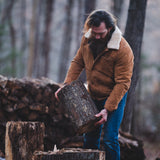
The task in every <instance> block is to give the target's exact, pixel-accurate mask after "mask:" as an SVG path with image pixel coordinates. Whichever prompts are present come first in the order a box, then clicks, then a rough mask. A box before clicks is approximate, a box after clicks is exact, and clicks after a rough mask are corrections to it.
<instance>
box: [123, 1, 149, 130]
mask: <svg viewBox="0 0 160 160" xmlns="http://www.w3.org/2000/svg"><path fill="white" fill-rule="evenodd" d="M146 6H147V0H141V1H139V0H130V5H129V10H128V18H127V24H126V29H125V34H124V37H125V38H126V40H127V41H128V43H129V44H130V46H131V48H132V50H133V53H134V69H133V76H132V82H131V87H130V89H129V91H128V97H127V103H126V107H125V113H124V118H123V121H122V125H121V127H122V130H123V131H124V132H130V129H131V121H132V114H133V108H134V106H135V102H136V100H135V88H136V86H137V82H138V80H139V74H140V72H139V71H140V57H141V45H142V38H143V31H144V23H145V13H146Z"/></svg>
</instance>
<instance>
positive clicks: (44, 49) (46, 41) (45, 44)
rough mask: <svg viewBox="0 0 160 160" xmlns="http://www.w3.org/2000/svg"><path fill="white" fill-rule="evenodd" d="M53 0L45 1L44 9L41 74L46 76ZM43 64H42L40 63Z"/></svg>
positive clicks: (48, 63)
mask: <svg viewBox="0 0 160 160" xmlns="http://www.w3.org/2000/svg"><path fill="white" fill-rule="evenodd" d="M53 5H54V0H47V1H46V10H45V12H46V13H45V29H44V35H43V37H44V38H43V42H42V46H43V47H42V56H43V57H44V68H42V75H43V76H45V77H47V76H48V72H49V66H50V59H49V53H50V29H51V23H52V11H53ZM42 66H43V65H42Z"/></svg>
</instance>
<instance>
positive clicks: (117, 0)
mask: <svg viewBox="0 0 160 160" xmlns="http://www.w3.org/2000/svg"><path fill="white" fill-rule="evenodd" d="M123 2H124V0H114V1H113V13H114V16H115V17H116V18H118V19H120V17H121V11H122V6H123ZM118 22H119V21H118Z"/></svg>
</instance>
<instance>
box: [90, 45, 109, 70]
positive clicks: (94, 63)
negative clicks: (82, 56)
mask: <svg viewBox="0 0 160 160" xmlns="http://www.w3.org/2000/svg"><path fill="white" fill-rule="evenodd" d="M107 51H109V49H108V48H105V49H104V50H103V51H102V52H101V53H100V54H98V56H97V57H96V59H95V60H94V62H93V65H92V68H91V69H92V70H93V69H94V67H95V65H96V63H97V62H98V61H99V59H100V58H101V57H102V55H103V54H105V53H106V52H107ZM92 54H93V53H92Z"/></svg>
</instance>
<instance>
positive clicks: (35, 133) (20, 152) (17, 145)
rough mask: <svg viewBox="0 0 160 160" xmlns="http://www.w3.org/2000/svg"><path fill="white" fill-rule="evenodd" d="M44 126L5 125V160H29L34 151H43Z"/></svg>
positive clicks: (31, 123) (39, 124)
mask: <svg viewBox="0 0 160 160" xmlns="http://www.w3.org/2000/svg"><path fill="white" fill-rule="evenodd" d="M44 129H45V127H44V124H43V123H39V122H8V123H7V125H6V137H5V154H6V156H5V157H6V160H31V158H32V156H33V153H34V151H36V150H37V151H43V150H44V145H43V137H44Z"/></svg>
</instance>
